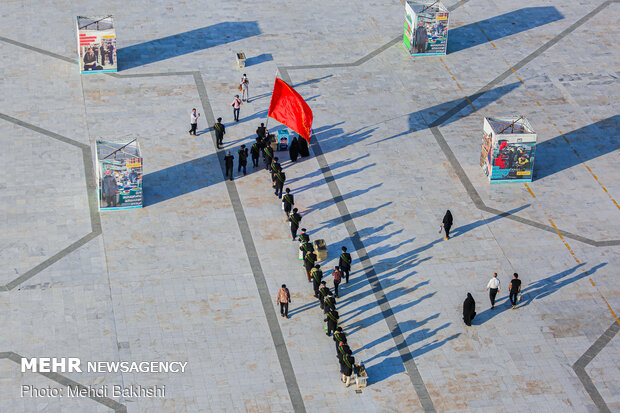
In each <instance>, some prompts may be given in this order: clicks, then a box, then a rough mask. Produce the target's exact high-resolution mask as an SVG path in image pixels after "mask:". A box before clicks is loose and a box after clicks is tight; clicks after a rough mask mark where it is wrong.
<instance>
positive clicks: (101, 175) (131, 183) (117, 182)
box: [95, 139, 143, 211]
mask: <svg viewBox="0 0 620 413" xmlns="http://www.w3.org/2000/svg"><path fill="white" fill-rule="evenodd" d="M96 145H97V148H96V151H95V152H96V159H97V168H96V169H97V189H98V194H99V210H101V211H103V210H118V209H129V208H141V207H142V204H143V196H142V156H141V155H140V146H139V145H138V142H137V141H136V140H135V139H134V140H133V141H130V142H124V143H120V142H107V141H103V140H98V141H97V143H96Z"/></svg>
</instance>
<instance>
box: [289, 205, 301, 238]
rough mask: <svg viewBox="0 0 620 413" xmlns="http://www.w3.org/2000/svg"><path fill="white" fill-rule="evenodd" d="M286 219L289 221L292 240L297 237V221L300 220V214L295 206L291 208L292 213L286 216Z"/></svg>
mask: <svg viewBox="0 0 620 413" xmlns="http://www.w3.org/2000/svg"><path fill="white" fill-rule="evenodd" d="M288 220H289V222H290V223H291V235H292V236H293V241H295V239H296V238H297V229H299V223H300V222H301V215H299V214H298V213H297V208H293V213H292V214H291V215H289V216H288Z"/></svg>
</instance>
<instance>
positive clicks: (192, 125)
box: [189, 108, 200, 136]
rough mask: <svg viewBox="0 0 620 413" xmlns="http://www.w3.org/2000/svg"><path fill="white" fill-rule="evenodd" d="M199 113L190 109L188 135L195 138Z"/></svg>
mask: <svg viewBox="0 0 620 413" xmlns="http://www.w3.org/2000/svg"><path fill="white" fill-rule="evenodd" d="M199 117H200V113H196V108H194V109H192V113H191V114H190V116H189V134H190V135H194V136H196V128H197V127H198V118H199Z"/></svg>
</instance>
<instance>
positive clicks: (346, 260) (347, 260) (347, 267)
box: [338, 247, 351, 284]
mask: <svg viewBox="0 0 620 413" xmlns="http://www.w3.org/2000/svg"><path fill="white" fill-rule="evenodd" d="M338 266H339V267H340V270H341V271H342V274H343V275H344V276H345V280H346V282H347V284H348V283H349V272H350V271H351V254H349V253H348V252H347V247H342V254H340V259H339V260H338Z"/></svg>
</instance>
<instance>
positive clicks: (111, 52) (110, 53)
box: [108, 42, 114, 65]
mask: <svg viewBox="0 0 620 413" xmlns="http://www.w3.org/2000/svg"><path fill="white" fill-rule="evenodd" d="M108 58H109V59H110V64H111V65H113V64H114V45H112V43H110V42H108Z"/></svg>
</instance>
